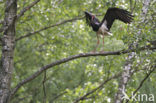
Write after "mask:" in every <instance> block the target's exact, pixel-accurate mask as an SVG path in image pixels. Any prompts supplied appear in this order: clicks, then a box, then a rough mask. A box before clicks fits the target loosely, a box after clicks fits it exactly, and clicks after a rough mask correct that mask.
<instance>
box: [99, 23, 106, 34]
mask: <svg viewBox="0 0 156 103" xmlns="http://www.w3.org/2000/svg"><path fill="white" fill-rule="evenodd" d="M106 25H107V21H106V20H105V21H104V23H103V24H102V25H101V27H100V28H99V30H98V33H99V34H102V35H105V34H107V32H108V28H107V26H106Z"/></svg>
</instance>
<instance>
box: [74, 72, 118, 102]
mask: <svg viewBox="0 0 156 103" xmlns="http://www.w3.org/2000/svg"><path fill="white" fill-rule="evenodd" d="M119 76H121V73H118V74H116V75H114V76H112V77H109V78H108V79H106V80H105V81H104V82H103V83H102V84H100V85H99V86H98V87H96V88H95V89H93V90H91V91H89V92H88V93H86V94H85V95H83V96H81V97H80V98H78V99H76V100H75V101H74V103H78V102H79V101H81V100H84V99H86V98H87V96H89V95H90V94H93V93H94V92H96V91H97V90H99V89H101V88H103V86H104V85H105V84H106V83H107V82H109V81H110V80H112V79H115V78H118V77H119Z"/></svg>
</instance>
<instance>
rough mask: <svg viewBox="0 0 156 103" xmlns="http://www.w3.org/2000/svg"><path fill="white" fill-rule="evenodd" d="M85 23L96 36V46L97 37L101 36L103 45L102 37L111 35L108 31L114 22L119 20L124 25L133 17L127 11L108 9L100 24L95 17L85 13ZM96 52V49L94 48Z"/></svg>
mask: <svg viewBox="0 0 156 103" xmlns="http://www.w3.org/2000/svg"><path fill="white" fill-rule="evenodd" d="M85 16H86V22H87V24H88V25H89V26H91V27H92V29H93V31H95V32H96V34H97V39H98V41H97V46H98V44H99V35H100V34H101V35H103V44H104V35H112V34H111V33H110V32H109V31H110V28H111V26H112V24H113V22H114V21H115V20H120V21H122V22H124V23H131V22H132V20H133V17H134V16H133V15H132V14H131V13H130V12H128V11H127V10H124V9H120V8H109V9H108V10H107V12H106V14H105V16H104V18H103V20H102V21H101V22H100V21H99V19H98V18H96V16H95V15H93V14H91V13H90V12H87V11H85ZM97 46H96V47H97ZM95 50H96V48H95Z"/></svg>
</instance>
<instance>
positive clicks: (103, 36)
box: [100, 34, 104, 52]
mask: <svg viewBox="0 0 156 103" xmlns="http://www.w3.org/2000/svg"><path fill="white" fill-rule="evenodd" d="M102 36H103V38H102V39H103V42H102V51H100V52H104V34H103V35H102Z"/></svg>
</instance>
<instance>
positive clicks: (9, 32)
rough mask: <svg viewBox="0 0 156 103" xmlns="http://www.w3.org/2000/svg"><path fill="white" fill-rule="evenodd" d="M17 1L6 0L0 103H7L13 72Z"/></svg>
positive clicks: (0, 72)
mask: <svg viewBox="0 0 156 103" xmlns="http://www.w3.org/2000/svg"><path fill="white" fill-rule="evenodd" d="M16 12H17V0H6V4H5V18H4V23H3V37H2V56H1V67H0V103H8V102H9V96H10V84H11V76H12V71H13V68H14V66H13V56H14V44H15V21H16Z"/></svg>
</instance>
